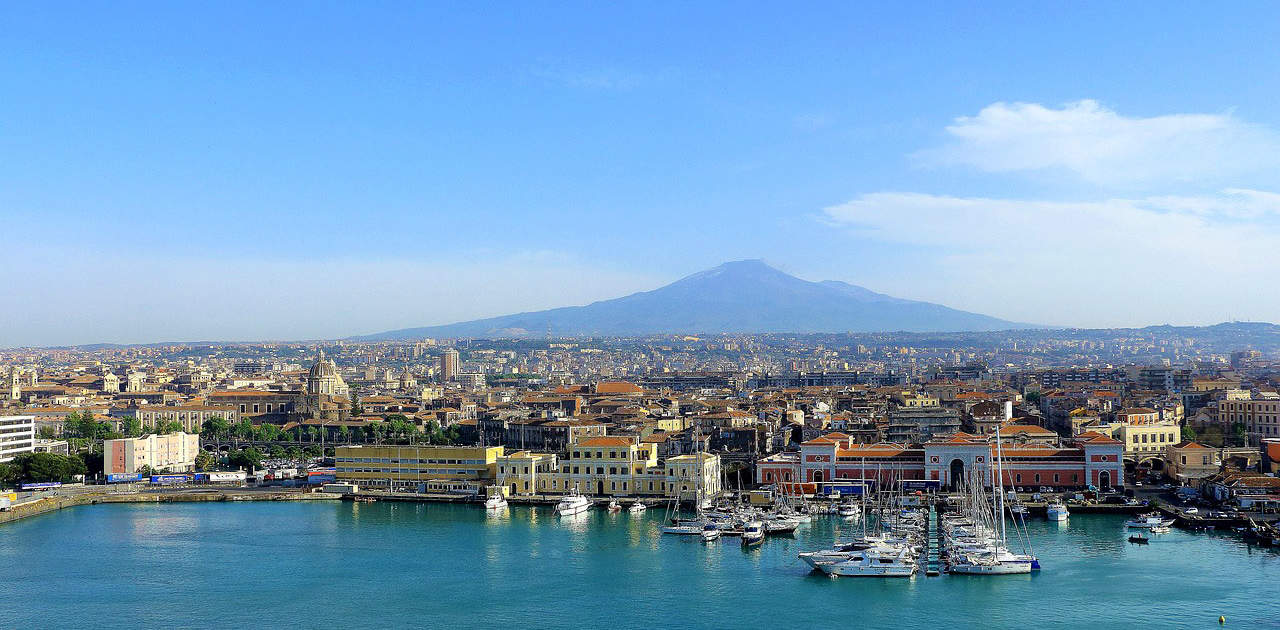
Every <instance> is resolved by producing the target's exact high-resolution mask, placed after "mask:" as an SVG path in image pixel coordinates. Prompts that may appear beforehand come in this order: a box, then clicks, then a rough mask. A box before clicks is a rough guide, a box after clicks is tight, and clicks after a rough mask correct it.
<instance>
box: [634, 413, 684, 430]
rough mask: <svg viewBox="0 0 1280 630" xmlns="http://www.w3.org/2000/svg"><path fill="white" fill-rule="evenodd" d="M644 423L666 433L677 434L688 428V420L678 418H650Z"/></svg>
mask: <svg viewBox="0 0 1280 630" xmlns="http://www.w3.org/2000/svg"><path fill="white" fill-rule="evenodd" d="M645 422H646V424H649V425H652V426H653V427H654V428H655V429H656V430H658V431H665V432H667V433H678V432H680V431H683V430H685V429H687V428H689V419H688V418H685V417H679V416H678V417H674V418H652V419H650V420H647V421H645Z"/></svg>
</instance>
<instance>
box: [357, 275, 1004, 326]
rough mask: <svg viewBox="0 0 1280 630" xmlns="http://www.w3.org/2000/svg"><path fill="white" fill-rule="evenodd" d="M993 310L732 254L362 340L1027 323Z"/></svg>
mask: <svg viewBox="0 0 1280 630" xmlns="http://www.w3.org/2000/svg"><path fill="white" fill-rule="evenodd" d="M1025 327H1026V326H1024V325H1020V324H1015V323H1013V322H1008V321H1005V320H1001V319H996V318H994V317H988V316H986V315H980V314H977V313H968V312H965V311H958V310H956V309H952V308H947V307H945V306H941V305H938V304H930V303H928V302H916V301H912V300H903V299H899V298H896V297H892V296H888V295H884V294H881V293H876V292H874V291H871V290H868V289H864V288H862V287H859V286H855V285H852V284H848V283H845V282H840V281H836V280H825V281H822V282H810V281H808V280H802V279H800V278H797V277H795V276H792V275H790V274H787V273H785V272H783V271H779V270H778V269H775V268H774V267H771V266H769V265H768V264H767V263H765V262H764V261H763V260H760V259H748V260H735V261H730V262H726V263H723V264H720V265H717V266H715V267H712V268H711V269H707V270H704V271H699V272H698V273H695V274H692V275H689V276H685V277H684V278H681V279H680V280H677V281H675V282H673V283H671V284H668V285H666V286H664V287H659V288H657V289H653V290H651V291H643V292H640V293H633V294H631V295H628V296H624V297H620V298H614V299H611V300H602V301H600V302H594V303H591V304H588V305H586V306H570V307H562V308H556V309H551V310H547V311H538V312H535V313H518V314H515V315H506V316H502V317H491V318H488V319H482V320H476V321H471V322H461V323H457V324H450V325H446V326H431V327H426V328H409V329H405V330H397V331H391V332H386V333H379V334H376V335H369V336H367V337H363V339H372V340H379V339H413V338H418V337H486V336H487V337H494V336H498V337H510V336H521V335H530V334H542V333H543V332H546V331H551V332H552V333H553V334H557V335H565V336H600V335H604V336H638V335H651V334H682V333H810V332H855V331H856V332H880V331H913V332H941V331H987V330H1007V329H1011V328H1025Z"/></svg>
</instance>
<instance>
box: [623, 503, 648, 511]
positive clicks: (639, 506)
mask: <svg viewBox="0 0 1280 630" xmlns="http://www.w3.org/2000/svg"><path fill="white" fill-rule="evenodd" d="M647 509H648V507H647V506H645V504H643V503H641V502H639V501H636V502H635V503H632V504H631V507H629V508H627V511H628V512H630V513H632V514H640V513H642V512H644V511H645V510H647Z"/></svg>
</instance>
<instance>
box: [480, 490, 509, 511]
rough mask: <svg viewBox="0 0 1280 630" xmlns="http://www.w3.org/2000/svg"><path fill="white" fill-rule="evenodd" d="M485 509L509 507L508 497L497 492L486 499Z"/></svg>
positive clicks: (495, 509)
mask: <svg viewBox="0 0 1280 630" xmlns="http://www.w3.org/2000/svg"><path fill="white" fill-rule="evenodd" d="M484 509H486V510H492V511H495V512H496V511H498V510H505V509H507V498H506V497H504V496H502V495H501V494H495V495H493V496H491V497H489V498H488V499H485V500H484Z"/></svg>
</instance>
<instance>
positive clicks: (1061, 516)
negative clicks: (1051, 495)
mask: <svg viewBox="0 0 1280 630" xmlns="http://www.w3.org/2000/svg"><path fill="white" fill-rule="evenodd" d="M1045 516H1047V517H1049V520H1051V521H1059V522H1061V521H1065V520H1067V518H1069V517H1070V516H1071V512H1070V511H1068V510H1067V506H1066V504H1064V503H1062V502H1061V501H1054V502H1052V503H1050V504H1049V505H1048V507H1046V508H1045Z"/></svg>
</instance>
